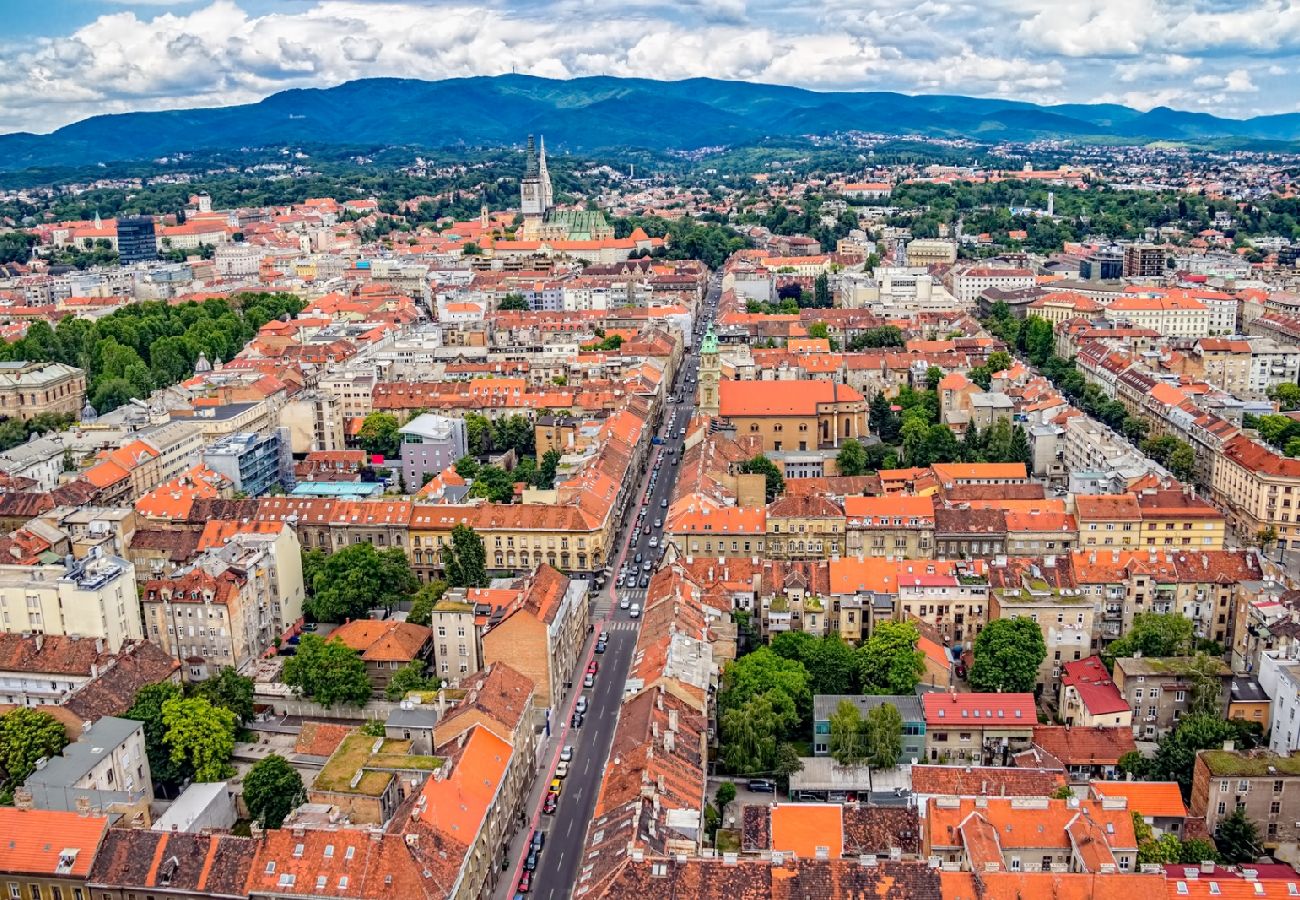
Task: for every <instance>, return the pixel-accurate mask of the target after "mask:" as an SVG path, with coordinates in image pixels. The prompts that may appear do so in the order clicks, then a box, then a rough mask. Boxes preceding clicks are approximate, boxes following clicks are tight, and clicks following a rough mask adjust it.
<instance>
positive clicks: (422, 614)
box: [406, 578, 448, 625]
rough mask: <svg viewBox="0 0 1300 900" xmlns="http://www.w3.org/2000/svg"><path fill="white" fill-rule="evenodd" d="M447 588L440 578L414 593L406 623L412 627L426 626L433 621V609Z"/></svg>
mask: <svg viewBox="0 0 1300 900" xmlns="http://www.w3.org/2000/svg"><path fill="white" fill-rule="evenodd" d="M447 588H448V584H447V582H445V581H443V580H442V579H441V578H435V579H434V580H433V581H430V582H429V583H428V584H426V585H424V586H422V587H421V588H420V589H419V590H418V591H416V592H415V599H414V600H412V601H411V611H410V612H409V613H407V616H406V621H408V622H410V623H411V624H412V625H428V624H429V623H430V622H431V621H432V619H433V608H434V607H435V606H436V605H437V604H438V601H439V600H441V599H442V595H443V594H445V593H447Z"/></svg>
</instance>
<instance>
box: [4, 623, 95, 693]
mask: <svg viewBox="0 0 1300 900" xmlns="http://www.w3.org/2000/svg"><path fill="white" fill-rule="evenodd" d="M114 658H115V657H114V654H113V653H111V652H109V650H108V649H107V647H105V646H104V640H103V638H83V637H75V638H74V637H69V636H68V635H61V634H48V635H47V634H44V633H37V634H19V633H0V703H3V704H13V705H15V706H48V705H59V704H61V703H63V701H64V700H66V699H67V698H68V697H69V696H71V695H72V693H73V692H74V691H76V690H77V689H78V688H80V687H81V686H82V685H84V684H86V682H88V681H90V680H91V679H92V678H94V677H95V676H96V675H98V674H99V673H100V671H102V670H103V669H104V668H106V667H107V666H108V665H109V664H110V663H111V662H112V661H113V660H114Z"/></svg>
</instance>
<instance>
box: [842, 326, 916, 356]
mask: <svg viewBox="0 0 1300 900" xmlns="http://www.w3.org/2000/svg"><path fill="white" fill-rule="evenodd" d="M906 343H907V342H906V341H905V340H904V339H903V332H902V331H900V330H899V328H898V326H896V325H880V326H878V327H876V328H868V329H867V330H866V331H861V332H859V333H857V334H855V335H854V336H853V337H852V338H850V340H849V349H850V350H875V349H879V348H881V347H902V346H904V345H906Z"/></svg>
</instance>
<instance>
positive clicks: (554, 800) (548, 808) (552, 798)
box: [542, 794, 560, 816]
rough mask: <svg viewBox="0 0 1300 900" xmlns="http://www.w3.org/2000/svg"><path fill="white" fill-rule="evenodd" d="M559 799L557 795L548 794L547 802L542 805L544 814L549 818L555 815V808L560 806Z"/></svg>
mask: <svg viewBox="0 0 1300 900" xmlns="http://www.w3.org/2000/svg"><path fill="white" fill-rule="evenodd" d="M559 802H560V801H559V797H558V796H556V795H555V794H547V795H546V802H544V803H543V804H542V812H543V813H545V814H546V815H548V816H553V815H555V807H557V806H559Z"/></svg>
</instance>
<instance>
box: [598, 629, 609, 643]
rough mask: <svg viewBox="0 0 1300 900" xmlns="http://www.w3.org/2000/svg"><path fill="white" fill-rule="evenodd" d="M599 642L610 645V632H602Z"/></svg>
mask: <svg viewBox="0 0 1300 900" xmlns="http://www.w3.org/2000/svg"><path fill="white" fill-rule="evenodd" d="M597 640H599V641H600V642H601V643H602V644H605V643H608V642H609V632H608V631H602V632H601V633H600V637H599V638H597Z"/></svg>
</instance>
